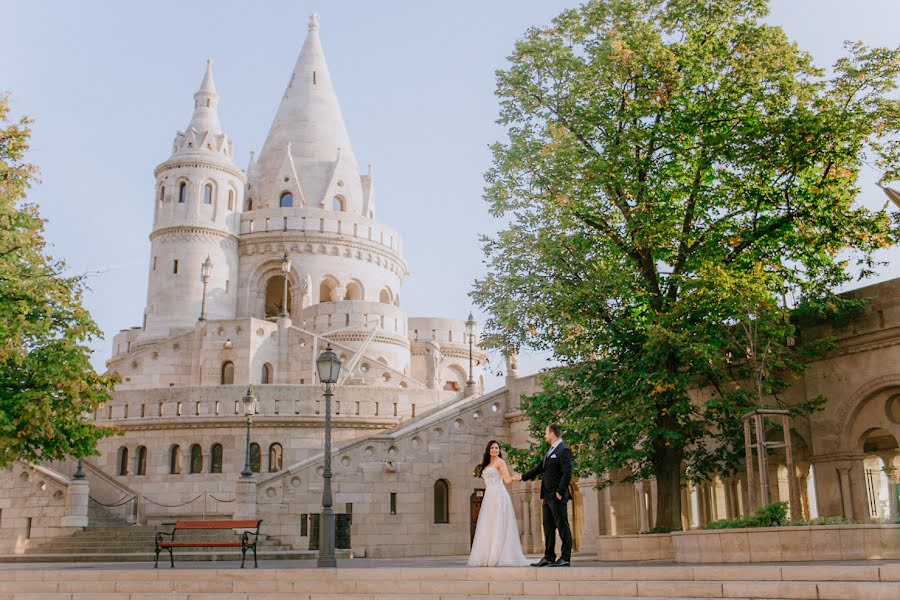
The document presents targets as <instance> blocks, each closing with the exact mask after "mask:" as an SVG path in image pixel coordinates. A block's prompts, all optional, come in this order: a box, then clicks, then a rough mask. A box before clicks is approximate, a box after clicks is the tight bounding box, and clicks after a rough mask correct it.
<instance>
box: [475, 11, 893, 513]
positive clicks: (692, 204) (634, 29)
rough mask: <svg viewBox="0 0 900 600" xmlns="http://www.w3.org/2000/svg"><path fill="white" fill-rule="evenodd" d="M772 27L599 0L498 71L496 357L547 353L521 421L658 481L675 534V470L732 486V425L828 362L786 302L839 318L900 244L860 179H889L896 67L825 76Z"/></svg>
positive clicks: (600, 468)
mask: <svg viewBox="0 0 900 600" xmlns="http://www.w3.org/2000/svg"><path fill="white" fill-rule="evenodd" d="M767 10H768V7H767V2H766V1H765V0H716V1H714V2H713V1H709V0H703V1H701V0H668V1H666V0H598V1H594V2H589V3H587V4H585V5H583V6H582V7H580V8H578V9H574V10H569V11H566V12H564V13H562V14H561V15H559V16H558V17H557V18H556V19H554V20H553V22H552V24H551V25H549V26H547V27H544V28H534V29H531V30H529V31H528V32H527V33H526V34H525V36H524V38H523V39H522V40H521V41H519V42H518V43H517V44H516V46H515V49H514V51H513V54H512V55H511V56H510V58H509V60H510V64H509V67H508V68H507V69H506V70H503V71H500V72H498V76H497V77H498V85H497V93H498V96H499V98H500V104H501V112H500V119H499V122H500V123H501V124H503V125H505V126H506V127H507V128H508V140H507V141H505V142H503V143H498V144H496V145H495V146H494V147H493V155H494V165H493V167H492V168H491V170H490V171H489V172H488V173H487V176H486V179H487V188H486V199H487V201H488V202H489V204H490V208H491V211H492V214H493V215H495V216H497V217H502V218H503V219H504V222H505V223H507V225H506V226H505V229H503V230H502V231H500V232H499V233H498V234H496V235H495V236H493V237H489V238H486V240H485V249H486V254H487V263H488V274H487V275H486V276H485V277H484V278H483V279H481V280H480V281H478V282H476V285H475V290H474V292H473V296H474V298H475V300H476V302H477V303H478V304H479V305H480V306H482V307H483V308H484V309H486V311H487V312H488V314H489V319H488V321H487V323H486V334H487V339H488V340H489V341H490V343H491V344H493V345H494V346H497V347H503V348H512V349H516V348H525V347H530V348H534V349H543V350H551V351H552V352H553V354H554V355H555V356H556V357H557V358H558V359H560V361H561V362H562V363H563V366H562V367H560V368H559V369H555V370H553V371H552V372H549V373H548V374H546V375H545V377H544V386H543V391H542V392H541V393H540V394H538V395H536V396H535V397H533V398H531V399H529V400H527V401H526V402H525V404H524V408H525V410H526V413H527V414H528V415H529V416H530V417H531V418H532V424H533V427H534V429H535V432H537V431H539V430H540V429H541V428H542V427H543V425H544V424H545V423H546V422H547V421H548V420H551V419H552V420H559V421H561V422H562V423H563V424H564V429H565V430H566V436H567V439H568V440H569V442H570V443H572V445H573V447H574V448H575V450H576V457H577V462H576V466H577V467H578V469H579V470H580V472H582V473H594V474H597V475H598V476H600V479H601V481H603V482H605V483H608V482H609V480H608V476H609V474H610V473H615V472H616V471H617V470H620V469H627V471H626V472H627V473H628V476H627V478H630V479H641V478H646V477H649V476H655V477H656V481H657V490H658V511H657V522H656V525H657V527H660V528H666V529H680V527H681V521H680V513H681V501H680V499H681V494H680V489H681V485H682V470H683V469H684V468H685V467H686V468H687V471H688V473H690V474H691V476H692V477H696V478H699V477H704V476H707V475H708V474H709V473H711V472H727V471H729V470H731V469H734V468H735V466H736V464H737V462H738V460H739V452H736V450H737V449H738V444H739V441H738V440H739V435H738V434H739V432H740V430H739V425H740V415H741V413H742V412H744V411H746V410H747V409H749V408H752V407H754V406H757V405H759V404H761V403H765V404H772V403H776V402H778V401H779V398H780V397H781V396H780V392H781V391H782V390H783V389H784V388H785V387H786V386H788V385H789V384H790V381H791V376H792V375H796V373H797V372H798V371H799V370H801V369H802V368H803V363H804V360H806V359H808V358H809V356H811V355H815V353H816V352H817V351H821V350H822V348H821V346H822V345H821V344H810V343H806V342H805V341H804V340H802V338H801V339H800V340H799V343H794V342H795V341H796V338H797V335H798V334H797V333H796V332H795V331H794V325H793V323H792V321H791V320H790V319H788V318H787V317H788V316H789V315H787V312H788V311H787V309H785V308H784V303H783V301H782V298H783V297H785V296H787V297H789V298H791V307H792V310H793V311H794V312H795V313H797V312H806V313H811V314H813V315H818V316H828V315H833V314H835V313H837V312H840V311H841V310H842V309H844V308H847V306H846V304H847V302H846V301H844V300H842V299H841V298H840V297H838V296H835V295H834V294H833V292H832V290H834V289H835V288H836V287H837V286H839V285H840V284H842V283H845V282H846V281H848V280H849V278H850V277H851V275H850V272H851V271H855V272H856V273H857V274H859V276H860V277H864V276H866V275H868V274H870V273H871V272H872V271H873V269H874V268H876V267H877V263H876V262H875V261H874V259H873V252H874V251H876V250H877V249H880V248H884V247H887V246H890V245H892V244H894V243H895V242H896V241H897V234H896V230H895V229H894V227H893V224H892V222H891V219H890V217H889V215H888V213H887V212H886V210H885V209H882V210H880V211H872V210H867V209H865V208H863V207H860V206H858V205H857V204H856V203H855V198H856V196H857V193H858V189H857V184H856V181H857V176H858V174H859V170H860V168H861V167H862V165H863V164H864V163H868V164H870V165H872V166H874V167H876V168H879V169H882V170H884V171H885V172H887V173H888V174H889V175H896V169H897V165H898V160H897V158H898V145H897V138H896V134H897V131H898V122H900V119H898V118H900V108H898V103H897V101H896V100H891V99H889V94H890V92H891V91H892V90H893V89H894V86H895V82H896V78H897V74H898V71H900V52H898V50H887V49H871V48H867V47H865V46H863V45H862V44H851V45H848V46H847V53H848V54H847V56H846V57H845V58H842V59H841V60H839V61H838V62H837V63H836V65H835V66H834V68H833V70H832V72H831V73H830V74H826V72H825V71H823V70H821V69H819V68H817V67H816V66H815V65H814V64H813V62H812V60H811V57H810V56H809V55H808V54H806V53H804V52H803V51H801V50H800V49H799V48H798V47H797V46H796V45H795V44H794V43H792V42H791V41H790V40H789V39H788V38H787V37H786V35H785V34H784V32H783V31H782V30H781V29H780V28H778V27H775V26H772V25H769V24H767V23H765V22H764V21H763V18H764V17H765V16H766V14H767ZM819 401H821V399H818V400H812V401H809V402H805V403H803V404H802V405H801V406H794V407H793V410H794V411H795V412H798V413H799V412H804V411H809V410H812V409H813V408H814V407H815V405H816V403H817V402H819Z"/></svg>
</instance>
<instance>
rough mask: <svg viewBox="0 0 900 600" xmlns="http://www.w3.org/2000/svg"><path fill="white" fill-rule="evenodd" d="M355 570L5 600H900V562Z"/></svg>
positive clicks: (59, 581)
mask: <svg viewBox="0 0 900 600" xmlns="http://www.w3.org/2000/svg"><path fill="white" fill-rule="evenodd" d="M401 560H402V559H401ZM354 562H355V561H353V562H351V561H347V562H344V561H341V563H342V564H341V568H338V569H315V568H295V569H281V568H275V569H265V568H260V569H243V570H241V569H236V568H229V569H222V568H218V569H216V568H199V569H197V568H183V569H177V568H176V569H158V570H154V569H152V568H145V569H140V570H133V569H127V570H126V569H108V568H106V569H96V568H88V567H82V568H68V569H65V570H48V569H47V568H46V567H42V568H31V569H27V570H26V569H20V570H15V569H2V570H0V599H2V600H26V599H31V600H33V599H35V598H40V599H42V600H97V599H99V598H104V599H107V600H114V599H115V600H152V599H159V598H166V599H167V600H213V599H215V600H298V599H304V600H336V599H339V598H341V599H343V598H346V599H349V600H380V599H385V600H387V599H388V598H390V599H391V600H397V599H400V600H403V599H409V600H413V599H422V600H463V599H470V600H471V599H475V598H482V599H485V600H487V599H491V600H513V599H519V600H550V599H558V598H564V599H565V598H569V599H574V598H584V599H587V598H598V599H599V598H603V599H606V600H611V599H615V598H619V599H622V598H630V599H633V598H642V599H644V600H652V599H660V598H670V599H671V598H683V599H687V598H693V599H709V598H744V599H748V598H754V599H757V598H780V599H782V600H810V599H815V600H863V599H865V600H897V598H898V597H900V563H897V562H894V563H874V564H872V563H866V564H849V563H837V564H834V565H791V566H788V565H777V564H773V565H740V566H738V565H704V566H694V567H691V566H659V565H648V566H613V567H609V566H575V567H573V568H570V569H549V568H544V569H534V568H528V567H525V568H482V569H469V568H465V567H464V566H462V565H463V564H464V562H463V561H462V560H459V561H458V563H457V564H455V565H447V566H442V567H436V566H434V564H435V563H433V562H432V563H431V564H432V566H430V567H404V566H391V565H392V561H380V564H377V565H373V564H372V563H367V561H366V559H362V560H361V561H360V563H363V564H369V565H370V566H369V568H344V566H343V565H352V564H354ZM406 562H407V563H408V562H409V561H408V560H407V561H406ZM401 564H402V563H401ZM426 564H427V563H426ZM594 564H596V563H594ZM307 566H308V565H307ZM379 567H380V568H379Z"/></svg>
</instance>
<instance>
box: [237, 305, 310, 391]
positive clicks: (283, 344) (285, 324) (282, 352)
mask: <svg viewBox="0 0 900 600" xmlns="http://www.w3.org/2000/svg"><path fill="white" fill-rule="evenodd" d="M291 324H292V323H291V318H290V317H278V366H276V367H275V377H274V379H275V381H274V382H273V383H288V370H289V367H288V365H289V364H290V343H289V342H290V340H289V337H290V327H291ZM314 358H317V357H314ZM250 381H251V382H252V381H254V375H253V373H250Z"/></svg>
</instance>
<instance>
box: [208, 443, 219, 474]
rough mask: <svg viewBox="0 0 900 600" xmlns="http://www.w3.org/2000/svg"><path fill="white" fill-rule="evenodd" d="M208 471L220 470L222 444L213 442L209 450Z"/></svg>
mask: <svg viewBox="0 0 900 600" xmlns="http://www.w3.org/2000/svg"><path fill="white" fill-rule="evenodd" d="M209 457H210V458H209V472H210V473H221V472H222V444H213V445H212V448H211V449H210V451H209Z"/></svg>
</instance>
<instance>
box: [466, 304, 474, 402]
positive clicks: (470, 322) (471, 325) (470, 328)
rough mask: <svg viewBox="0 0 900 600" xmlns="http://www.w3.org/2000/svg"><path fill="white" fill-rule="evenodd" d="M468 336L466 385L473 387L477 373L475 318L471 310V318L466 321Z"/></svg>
mask: <svg viewBox="0 0 900 600" xmlns="http://www.w3.org/2000/svg"><path fill="white" fill-rule="evenodd" d="M466 337H467V338H469V380H468V381H467V382H466V387H468V388H472V387H474V386H475V374H474V372H473V371H472V344H473V343H475V318H474V317H473V316H472V312H471V311H470V312H469V319H468V320H467V321H466Z"/></svg>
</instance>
